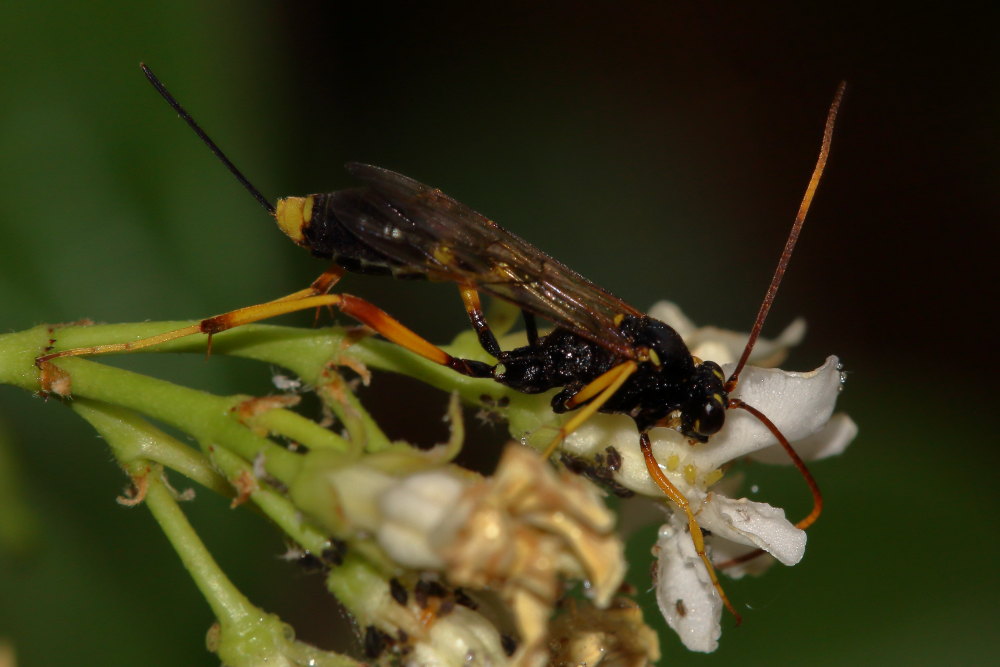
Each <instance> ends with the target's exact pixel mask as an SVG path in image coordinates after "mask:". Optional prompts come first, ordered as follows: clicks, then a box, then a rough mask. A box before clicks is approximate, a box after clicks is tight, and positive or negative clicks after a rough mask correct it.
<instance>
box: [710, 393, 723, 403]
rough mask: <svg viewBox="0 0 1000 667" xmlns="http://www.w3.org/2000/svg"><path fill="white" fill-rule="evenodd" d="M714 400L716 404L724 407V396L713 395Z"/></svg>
mask: <svg viewBox="0 0 1000 667" xmlns="http://www.w3.org/2000/svg"><path fill="white" fill-rule="evenodd" d="M712 400H713V401H715V402H716V403H718V404H719V405H722V395H721V394H712Z"/></svg>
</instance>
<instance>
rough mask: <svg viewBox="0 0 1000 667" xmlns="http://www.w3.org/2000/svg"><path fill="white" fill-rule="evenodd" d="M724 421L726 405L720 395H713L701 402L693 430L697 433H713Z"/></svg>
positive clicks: (705, 434)
mask: <svg viewBox="0 0 1000 667" xmlns="http://www.w3.org/2000/svg"><path fill="white" fill-rule="evenodd" d="M725 421H726V406H725V405H724V404H723V403H722V400H721V397H720V396H718V395H717V394H716V395H713V396H711V397H709V399H708V400H707V401H705V402H704V403H702V405H701V406H700V407H699V409H698V414H697V416H696V417H695V420H694V430H695V431H696V432H697V433H698V435H704V436H709V435H714V434H715V433H718V432H719V430H720V429H721V428H722V425H723V424H724V423H725Z"/></svg>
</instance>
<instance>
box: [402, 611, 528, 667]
mask: <svg viewBox="0 0 1000 667" xmlns="http://www.w3.org/2000/svg"><path fill="white" fill-rule="evenodd" d="M507 663H508V659H507V655H506V653H504V650H503V647H502V644H501V642H500V635H499V634H498V633H497V631H496V628H494V627H493V625H492V624H491V623H490V622H489V621H487V620H486V619H485V618H483V617H482V616H480V615H479V614H478V613H476V612H474V611H472V610H471V609H468V608H466V607H461V606H457V607H455V608H454V609H453V610H452V611H451V612H450V613H449V614H448V615H447V616H439V617H438V618H437V619H436V620H435V621H434V624H433V625H431V627H430V630H429V631H428V633H427V637H424V638H422V639H421V640H420V641H418V642H416V643H415V645H414V646H413V652H412V653H411V654H410V655H409V656H407V658H406V660H405V662H404V664H406V665H413V666H414V667H418V666H419V667H450V666H451V665H497V666H498V667H499V665H505V664H507Z"/></svg>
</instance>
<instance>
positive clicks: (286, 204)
mask: <svg viewBox="0 0 1000 667" xmlns="http://www.w3.org/2000/svg"><path fill="white" fill-rule="evenodd" d="M312 208H313V198H312V197H285V198H284V199H279V200H278V205H277V207H275V211H274V218H275V220H277V221H278V227H280V228H281V231H283V232H284V233H285V235H286V236H288V238H290V239H292V240H293V241H295V242H296V243H297V244H298V245H300V246H306V245H307V243H306V237H305V231H304V230H305V228H306V226H308V225H309V221H310V220H312Z"/></svg>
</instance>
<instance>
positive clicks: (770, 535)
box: [698, 493, 806, 565]
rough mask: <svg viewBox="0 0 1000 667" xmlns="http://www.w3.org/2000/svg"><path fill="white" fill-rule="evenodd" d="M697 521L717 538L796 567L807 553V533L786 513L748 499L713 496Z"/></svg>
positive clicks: (702, 509)
mask: <svg viewBox="0 0 1000 667" xmlns="http://www.w3.org/2000/svg"><path fill="white" fill-rule="evenodd" d="M698 521H699V523H701V526H702V528H705V529H706V530H710V531H711V532H712V534H713V535H714V536H717V537H722V538H725V539H727V540H732V541H733V542H737V543H739V544H746V545H749V546H755V547H757V548H758V549H763V550H764V551H766V552H768V553H769V554H771V555H772V556H774V557H775V558H777V559H778V560H779V561H780V562H781V563H783V564H784V565H795V564H796V563H798V562H799V561H800V560H802V556H803V555H804V554H805V551H806V531H804V530H799V529H798V528H796V527H795V526H794V525H793V524H792V523H791V522H790V521H789V520H788V519H786V518H785V510H783V509H781V508H779V507H772V506H771V505H768V504H767V503H758V502H754V501H752V500H747V499H746V498H740V499H739V500H734V499H732V498H727V497H725V496H720V495H719V494H717V493H713V494H711V495H710V496H709V498H708V500H707V501H705V503H703V504H702V506H701V511H700V512H699V514H698Z"/></svg>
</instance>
